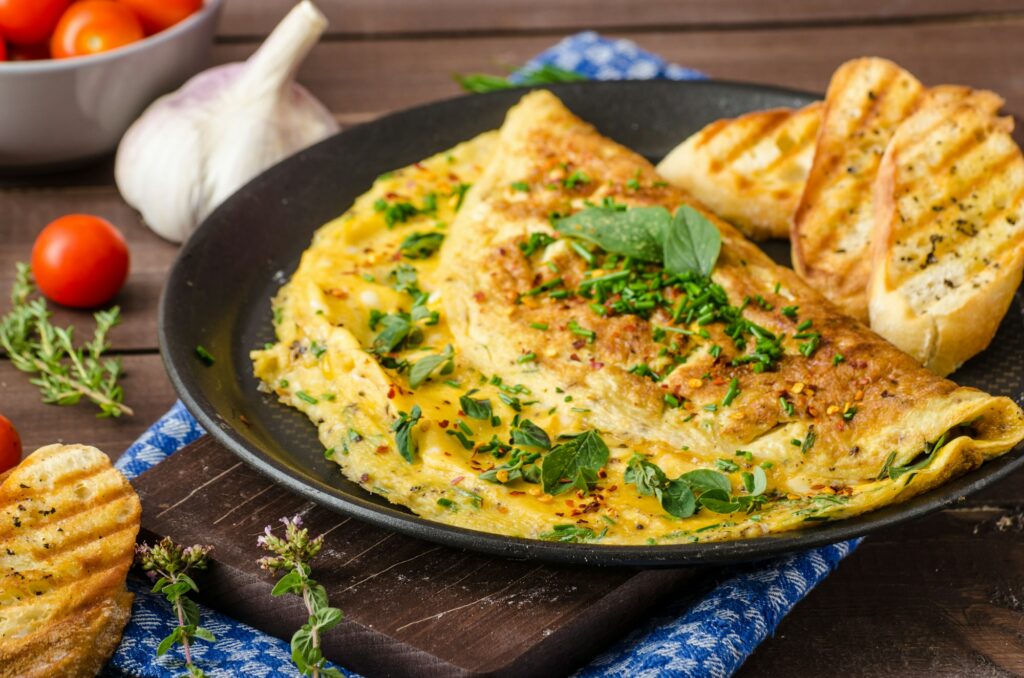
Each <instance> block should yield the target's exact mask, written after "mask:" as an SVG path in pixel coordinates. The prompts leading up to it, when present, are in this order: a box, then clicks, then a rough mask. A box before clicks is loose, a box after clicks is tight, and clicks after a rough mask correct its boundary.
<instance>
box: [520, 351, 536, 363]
mask: <svg viewBox="0 0 1024 678" xmlns="http://www.w3.org/2000/svg"><path fill="white" fill-rule="evenodd" d="M536 359H537V354H536V353H534V352H533V351H530V352H529V353H524V354H523V355H521V356H519V357H518V358H516V362H517V363H519V364H520V365H522V364H523V363H532V362H533V361H535V360H536Z"/></svg>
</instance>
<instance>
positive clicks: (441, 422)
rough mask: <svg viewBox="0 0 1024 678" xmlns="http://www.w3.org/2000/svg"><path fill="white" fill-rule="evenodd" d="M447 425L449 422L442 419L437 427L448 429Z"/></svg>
mask: <svg viewBox="0 0 1024 678" xmlns="http://www.w3.org/2000/svg"><path fill="white" fill-rule="evenodd" d="M449 424H451V422H450V421H448V420H447V419H442V420H441V421H439V422H437V425H438V426H440V427H441V428H448V426H449Z"/></svg>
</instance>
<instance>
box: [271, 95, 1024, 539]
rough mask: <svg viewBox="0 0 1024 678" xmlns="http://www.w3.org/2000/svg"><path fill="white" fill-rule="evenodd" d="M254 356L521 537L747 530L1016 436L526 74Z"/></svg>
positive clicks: (985, 403)
mask: <svg viewBox="0 0 1024 678" xmlns="http://www.w3.org/2000/svg"><path fill="white" fill-rule="evenodd" d="M274 323H275V328H276V339H277V340H276V342H274V343H272V344H268V345H267V346H266V347H265V348H264V349H263V350H258V351H254V352H253V353H252V359H253V363H254V369H255V374H256V375H257V377H258V378H259V379H260V380H261V383H262V385H263V387H264V388H265V389H266V390H267V391H268V392H269V393H272V394H273V395H274V396H276V397H277V398H278V399H279V400H280V401H281V402H282V403H284V404H286V405H289V406H291V407H295V408H297V409H299V410H301V411H302V412H304V413H305V414H306V415H307V416H308V417H309V418H310V419H311V420H312V422H313V423H314V424H315V425H316V426H317V427H318V431H319V437H320V440H321V442H322V443H323V445H324V449H325V452H324V454H325V456H326V457H328V458H329V459H331V460H333V461H334V462H336V463H337V464H338V466H339V467H340V470H341V472H342V473H343V474H344V475H345V476H346V477H348V478H350V479H352V480H353V481H355V482H357V483H359V484H360V485H361V486H362V487H364V488H365V489H366V490H368V491H370V492H373V493H376V494H379V495H381V496H384V497H386V498H387V499H388V500H390V501H391V502H394V503H395V504H399V505H402V506H405V507H408V508H409V509H411V510H412V511H414V512H415V513H417V514H419V515H420V516H423V517H425V518H427V519H430V520H434V521H438V522H443V523H448V524H452V525H457V526H460V527H464V528H469V529H474V530H481V531H486V532H490V533H496V534H504V535H511V536H518V537H526V538H535V539H546V540H558V541H566V542H588V543H600V544H673V543H690V542H698V541H714V540H725V539H736V538H745V537H758V536H762V535H766V534H769V533H777V532H782V531H787V530H793V529H800V528H804V527H808V526H811V525H815V524H818V523H821V522H824V521H831V520H838V519H842V518H845V517H849V516H853V515H857V514H860V513H864V512H866V511H870V510H873V509H876V508H878V507H881V506H884V505H887V504H891V503H894V502H898V501H902V500H904V499H906V498H908V497H910V496H913V495H915V494H918V493H920V492H923V491H925V490H927V489H930V488H933V487H935V486H936V485H939V484H941V483H943V482H945V481H947V480H949V479H950V478H952V477H954V476H956V475H958V474H961V473H963V472H965V471H967V470H969V469H971V468H974V467H976V466H978V465H980V464H982V463H983V462H984V461H985V460H987V459H990V458H993V457H996V456H998V455H1000V454H1003V453H1005V452H1007V451H1008V450H1010V449H1012V448H1013V447H1014V446H1015V445H1016V444H1017V443H1019V442H1020V441H1021V440H1022V439H1024V415H1022V413H1021V410H1020V409H1019V408H1018V407H1017V405H1016V404H1014V403H1013V402H1012V401H1011V400H1010V399H1008V398H1004V397H994V396H991V395H988V394H986V393H983V392H981V391H978V390H975V389H971V388H962V387H959V386H957V385H956V384H955V383H953V382H951V381H949V380H946V379H942V378H940V377H937V376H935V375H933V374H931V373H930V372H928V371H927V370H925V369H923V368H921V367H920V366H918V365H917V364H916V363H915V362H914V360H913V359H912V358H910V357H909V356H907V355H906V354H904V353H902V352H900V351H899V350H897V349H896V348H894V347H893V346H891V345H890V344H888V343H886V342H885V341H884V340H883V339H881V338H880V337H878V336H877V335H875V334H873V333H872V332H871V331H870V330H868V329H867V328H865V327H864V326H863V325H861V324H859V323H858V322H856V321H855V320H852V319H850V318H848V317H846V316H843V315H841V314H840V313H839V312H838V310H837V309H836V308H835V307H834V306H832V305H831V304H830V303H829V302H828V301H826V300H825V299H824V298H823V297H822V296H821V295H820V294H818V293H817V292H815V291H814V290H813V289H811V288H810V287H809V286H808V285H807V284H806V283H805V282H803V281H802V280H801V279H800V278H799V277H798V276H797V275H796V274H795V273H794V272H793V271H792V270H790V269H788V268H785V267H781V266H778V265H776V264H774V263H773V262H772V261H771V260H770V259H769V258H768V257H767V256H766V255H765V254H764V253H762V252H761V251H760V250H759V249H758V248H757V247H756V246H755V245H753V244H752V243H750V242H749V241H748V240H746V239H745V238H744V237H743V236H742V235H741V234H740V233H739V232H738V231H737V230H735V229H734V228H733V227H731V226H730V225H728V224H727V223H725V222H724V221H722V220H720V219H718V218H717V217H716V216H714V215H713V214H712V213H710V212H709V211H708V210H706V209H704V208H703V207H702V206H701V205H700V204H698V203H697V202H696V201H695V200H693V199H692V198H691V197H690V196H688V195H687V194H685V193H683V192H681V191H680V190H679V189H676V188H673V187H671V186H668V185H667V184H666V183H665V182H663V181H662V180H661V179H660V177H659V176H658V174H657V173H656V172H655V170H654V168H653V167H652V166H651V165H650V164H649V163H648V162H647V161H646V160H644V159H643V158H642V157H640V156H638V155H637V154H635V153H633V152H632V151H630V150H629V149H627V148H624V147H622V146H620V145H618V144H616V143H614V142H612V141H611V140H609V139H606V138H604V137H602V136H601V135H600V134H599V133H597V131H596V130H595V129H594V128H593V127H591V126H590V125H588V124H587V123H585V122H583V121H581V120H580V119H578V118H577V117H575V116H574V115H573V114H572V113H571V112H570V111H569V110H568V109H566V108H565V106H564V105H563V104H562V103H561V102H560V101H559V100H558V99H557V98H556V97H555V96H554V95H552V94H551V93H549V92H546V91H536V92H532V93H530V94H527V95H526V96H525V97H524V98H523V99H522V100H521V102H520V103H518V104H517V105H516V106H514V107H513V108H512V109H511V110H510V111H509V113H508V115H507V118H506V120H505V123H504V125H503V126H502V128H501V129H500V130H498V131H496V132H488V133H485V134H483V135H481V136H478V137H476V138H474V139H471V140H469V141H467V142H465V143H463V144H461V145H459V146H456V147H455V148H453V149H451V150H449V151H446V152H443V153H440V154H438V155H436V156H433V157H431V158H428V159H426V160H424V161H422V162H419V163H416V164H414V165H412V166H409V167H405V168H402V169H399V170H396V171H394V172H391V173H389V174H386V175H384V176H381V177H380V178H378V179H377V181H376V182H375V183H374V185H373V187H372V188H371V189H370V190H369V191H368V192H367V193H366V194H365V195H363V196H361V197H360V198H358V199H357V200H356V201H355V203H354V204H353V206H352V207H351V209H350V210H349V211H348V212H346V213H345V214H344V215H343V216H341V217H339V218H338V219H336V220H335V221H333V222H331V223H329V224H327V225H326V226H324V227H322V228H321V229H320V230H319V231H318V232H317V233H316V235H315V236H314V238H313V242H312V244H311V246H310V247H309V249H308V250H307V251H306V252H305V253H304V255H303V257H302V259H301V262H300V264H299V266H298V269H297V270H296V271H295V273H294V274H293V276H292V277H291V279H290V280H289V281H288V282H287V284H285V285H284V286H283V287H282V289H281V290H280V292H279V294H278V295H277V297H276V298H275V300H274Z"/></svg>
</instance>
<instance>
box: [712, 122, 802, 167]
mask: <svg viewBox="0 0 1024 678" xmlns="http://www.w3.org/2000/svg"><path fill="white" fill-rule="evenodd" d="M772 113H773V115H762V116H760V125H758V126H756V127H755V126H751V127H750V128H748V129H747V130H746V132H747V134H746V136H745V137H743V138H742V139H741V140H740V141H739V142H738V143H736V144H734V145H733V146H732V148H730V149H729V151H728V152H727V153H726V155H725V162H726V163H732V162H733V161H735V160H736V158H738V157H740V156H741V155H743V154H744V153H746V152H747V151H748V150H750V148H751V147H753V146H754V145H756V144H757V143H758V142H760V141H761V140H762V139H763V138H764V137H766V136H768V135H769V134H771V133H772V132H774V131H775V130H776V129H777V128H778V127H779V126H781V125H782V124H783V123H785V122H786V121H787V120H789V118H790V116H791V115H793V112H792V111H784V110H778V111H772Z"/></svg>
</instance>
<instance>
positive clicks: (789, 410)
mask: <svg viewBox="0 0 1024 678" xmlns="http://www.w3.org/2000/svg"><path fill="white" fill-rule="evenodd" d="M779 406H780V407H782V411H783V412H785V413H786V416H787V417H792V416H793V412H794V411H795V409H794V407H793V403H791V402H789V401H788V400H786V397H785V396H779Z"/></svg>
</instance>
